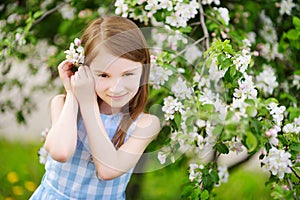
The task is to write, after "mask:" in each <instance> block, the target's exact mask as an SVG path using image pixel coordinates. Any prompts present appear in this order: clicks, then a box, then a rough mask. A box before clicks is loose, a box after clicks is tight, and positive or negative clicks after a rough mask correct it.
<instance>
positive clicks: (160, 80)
mask: <svg viewBox="0 0 300 200" xmlns="http://www.w3.org/2000/svg"><path fill="white" fill-rule="evenodd" d="M152 58H153V59H154V56H151V60H153V59H152ZM154 62H155V61H151V71H150V83H151V84H152V85H153V88H154V89H159V88H160V86H161V85H164V84H165V82H166V81H168V80H169V76H171V75H172V74H173V73H172V71H171V70H169V69H164V68H163V67H161V66H158V65H156V64H155V63H154Z"/></svg>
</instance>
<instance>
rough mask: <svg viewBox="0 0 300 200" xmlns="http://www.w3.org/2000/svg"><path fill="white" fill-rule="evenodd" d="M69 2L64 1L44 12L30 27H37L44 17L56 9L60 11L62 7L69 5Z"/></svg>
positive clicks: (67, 0) (68, 0)
mask: <svg viewBox="0 0 300 200" xmlns="http://www.w3.org/2000/svg"><path fill="white" fill-rule="evenodd" d="M70 2H71V0H66V1H65V2H63V3H60V4H59V5H57V6H56V7H54V8H52V9H50V10H48V11H47V12H45V13H44V14H43V15H42V16H41V17H40V18H38V19H37V20H35V21H34V22H33V24H32V26H31V27H34V26H35V25H37V24H38V23H40V22H41V21H42V20H43V19H44V18H45V17H47V16H48V15H50V14H52V13H54V12H55V11H57V10H58V9H60V8H61V7H63V6H64V5H66V4H68V3H70Z"/></svg>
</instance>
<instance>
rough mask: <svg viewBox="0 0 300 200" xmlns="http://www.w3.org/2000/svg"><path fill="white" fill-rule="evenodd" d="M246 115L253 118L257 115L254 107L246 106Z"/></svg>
mask: <svg viewBox="0 0 300 200" xmlns="http://www.w3.org/2000/svg"><path fill="white" fill-rule="evenodd" d="M246 113H247V115H249V116H251V117H254V116H255V115H256V114H257V111H256V107H255V106H247V107H246Z"/></svg>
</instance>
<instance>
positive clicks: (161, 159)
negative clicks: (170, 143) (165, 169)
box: [157, 152, 167, 164]
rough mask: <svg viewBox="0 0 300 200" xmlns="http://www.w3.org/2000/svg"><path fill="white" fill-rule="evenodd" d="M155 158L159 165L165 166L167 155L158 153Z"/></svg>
mask: <svg viewBox="0 0 300 200" xmlns="http://www.w3.org/2000/svg"><path fill="white" fill-rule="evenodd" d="M157 158H158V160H159V162H160V164H165V163H166V158H167V155H166V154H165V153H163V152H158V155H157Z"/></svg>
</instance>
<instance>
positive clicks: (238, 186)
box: [214, 169, 272, 200]
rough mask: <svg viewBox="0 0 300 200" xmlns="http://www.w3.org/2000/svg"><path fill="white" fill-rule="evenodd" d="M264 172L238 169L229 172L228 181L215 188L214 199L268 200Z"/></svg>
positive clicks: (268, 192)
mask: <svg viewBox="0 0 300 200" xmlns="http://www.w3.org/2000/svg"><path fill="white" fill-rule="evenodd" d="M267 179H268V177H267V175H266V174H265V173H262V172H257V171H245V170H242V169H239V170H237V171H235V172H233V173H231V174H230V176H229V180H228V183H225V184H222V185H221V186H220V187H218V188H216V189H215V191H214V192H215V193H216V200H232V199H239V200H252V199H253V200H268V199H272V198H271V197H270V193H271V191H270V189H269V188H268V187H267V186H265V182H266V181H267Z"/></svg>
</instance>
